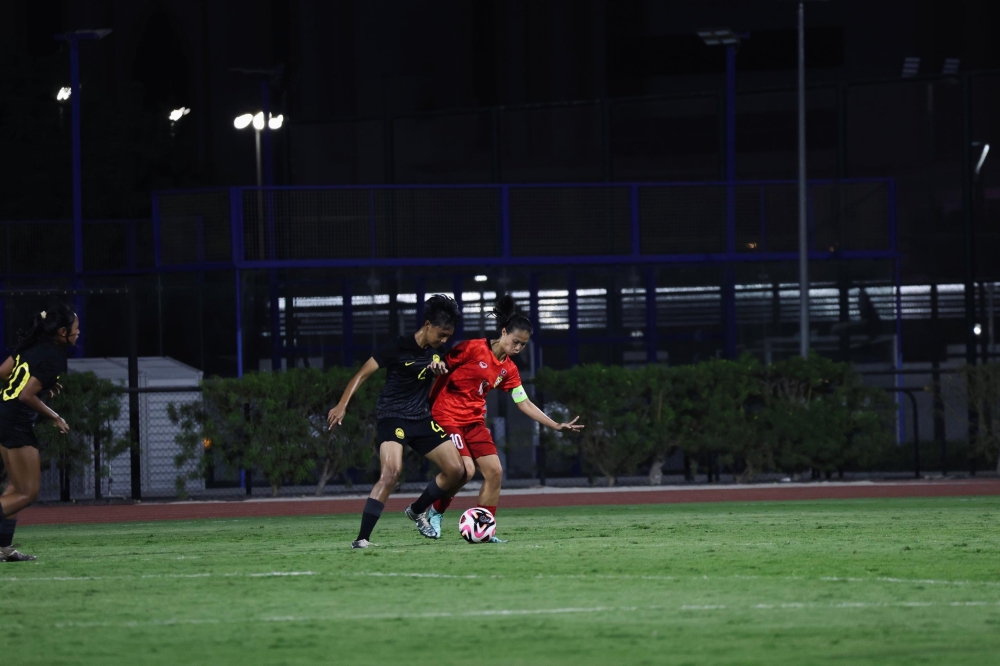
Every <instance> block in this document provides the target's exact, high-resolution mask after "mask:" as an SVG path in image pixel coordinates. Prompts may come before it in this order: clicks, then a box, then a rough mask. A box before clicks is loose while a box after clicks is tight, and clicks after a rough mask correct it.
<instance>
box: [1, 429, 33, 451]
mask: <svg viewBox="0 0 1000 666" xmlns="http://www.w3.org/2000/svg"><path fill="white" fill-rule="evenodd" d="M0 446H2V447H3V448H5V449H20V448H23V447H25V446H33V447H35V448H36V449H37V448H38V438H37V437H35V429H34V428H33V427H31V426H30V425H20V424H16V425H12V424H7V423H3V422H0Z"/></svg>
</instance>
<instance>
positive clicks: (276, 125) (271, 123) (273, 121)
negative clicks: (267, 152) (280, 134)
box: [254, 114, 285, 130]
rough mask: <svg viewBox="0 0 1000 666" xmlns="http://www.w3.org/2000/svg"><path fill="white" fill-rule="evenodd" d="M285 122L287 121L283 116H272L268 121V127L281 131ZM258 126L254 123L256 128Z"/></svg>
mask: <svg viewBox="0 0 1000 666" xmlns="http://www.w3.org/2000/svg"><path fill="white" fill-rule="evenodd" d="M284 120H285V117H284V116H283V115H281V114H278V115H277V116H272V117H271V118H270V119H269V120H268V121H267V127H268V129H273V130H276V129H281V123H283V122H284ZM256 126H257V123H256V122H254V127H256Z"/></svg>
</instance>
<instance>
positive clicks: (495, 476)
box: [483, 463, 503, 483]
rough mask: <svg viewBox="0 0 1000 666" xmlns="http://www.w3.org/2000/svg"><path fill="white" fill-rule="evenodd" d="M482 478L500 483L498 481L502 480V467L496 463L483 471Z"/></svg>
mask: <svg viewBox="0 0 1000 666" xmlns="http://www.w3.org/2000/svg"><path fill="white" fill-rule="evenodd" d="M483 476H484V477H485V478H486V479H487V480H489V481H493V482H495V483H500V479H502V478H503V467H502V466H501V465H500V463H497V464H496V465H494V466H492V467H489V468H487V469H484V470H483Z"/></svg>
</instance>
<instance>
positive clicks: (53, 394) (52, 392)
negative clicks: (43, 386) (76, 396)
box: [49, 382, 63, 398]
mask: <svg viewBox="0 0 1000 666" xmlns="http://www.w3.org/2000/svg"><path fill="white" fill-rule="evenodd" d="M62 390H63V387H62V384H60V383H59V382H56V385H55V386H53V387H52V388H50V389H49V397H50V398H54V397H56V396H57V395H59V394H60V393H62Z"/></svg>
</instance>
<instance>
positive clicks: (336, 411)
mask: <svg viewBox="0 0 1000 666" xmlns="http://www.w3.org/2000/svg"><path fill="white" fill-rule="evenodd" d="M376 370H378V362H377V361H376V360H375V359H373V358H370V359H368V361H366V362H365V364H364V365H363V366H361V369H360V370H358V372H357V374H355V375H354V376H353V377H351V381H349V382H348V383H347V388H345V389H344V395H342V396H340V402H338V403H337V405H336V407H334V408H333V409H331V410H330V413H329V414H327V415H326V422H327V423H328V424H329V429H330V430H333V426H335V425H340V424H341V423H342V422H343V420H344V414H345V413H346V412H347V403H349V402H350V401H351V398H352V397H353V396H354V393H355V392H356V391H357V390H358V388H360V387H361V385H362V384H364V383H365V380H366V379H368V378H369V377H371V376H372V375H373V374H375V371H376Z"/></svg>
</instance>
